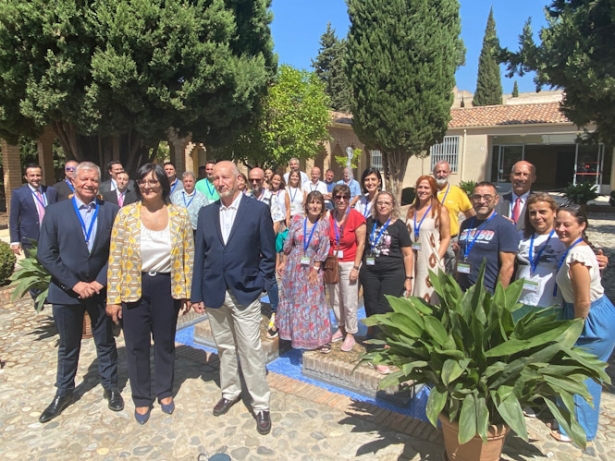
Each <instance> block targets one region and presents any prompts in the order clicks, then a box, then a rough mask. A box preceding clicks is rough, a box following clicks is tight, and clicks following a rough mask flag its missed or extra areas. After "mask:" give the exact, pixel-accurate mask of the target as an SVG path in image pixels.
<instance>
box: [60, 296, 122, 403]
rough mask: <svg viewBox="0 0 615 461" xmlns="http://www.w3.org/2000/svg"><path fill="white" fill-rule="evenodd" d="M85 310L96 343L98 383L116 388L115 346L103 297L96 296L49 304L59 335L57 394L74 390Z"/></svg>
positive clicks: (106, 387) (108, 387)
mask: <svg viewBox="0 0 615 461" xmlns="http://www.w3.org/2000/svg"><path fill="white" fill-rule="evenodd" d="M86 310H87V312H88V314H89V315H90V319H91V321H92V335H93V336H94V344H96V355H97V357H98V373H99V374H100V381H101V384H102V386H103V387H104V388H105V389H111V388H113V387H117V349H116V347H115V338H114V337H113V330H112V322H111V318H110V317H108V316H107V314H106V313H105V296H104V295H98V296H95V297H94V298H92V299H86V300H84V301H82V302H81V303H80V304H69V305H64V304H54V305H53V319H54V320H55V323H56V327H57V328H58V333H59V335H60V346H59V347H58V371H57V375H56V387H57V388H58V391H57V395H61V396H64V395H69V394H72V392H73V390H74V389H75V375H76V374H77V366H78V364H79V352H80V350H81V334H82V329H83V315H84V312H85V311H86Z"/></svg>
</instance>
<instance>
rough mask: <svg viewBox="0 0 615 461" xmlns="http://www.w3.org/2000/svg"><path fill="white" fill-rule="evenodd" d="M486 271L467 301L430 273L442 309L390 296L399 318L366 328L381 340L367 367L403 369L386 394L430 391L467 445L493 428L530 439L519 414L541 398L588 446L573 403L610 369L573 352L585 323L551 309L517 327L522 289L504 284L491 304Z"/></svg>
mask: <svg viewBox="0 0 615 461" xmlns="http://www.w3.org/2000/svg"><path fill="white" fill-rule="evenodd" d="M484 271H485V269H484V264H483V266H482V267H481V270H480V274H479V278H478V282H477V283H476V285H474V286H473V287H471V288H470V289H469V290H467V291H466V292H465V293H464V292H462V290H461V288H460V287H459V285H458V284H457V282H456V281H455V279H454V278H453V277H452V276H451V275H447V274H444V273H443V272H440V273H439V274H438V275H436V274H434V273H431V274H430V281H431V283H432V285H433V287H434V289H435V292H436V293H437V294H438V297H439V301H438V303H437V304H429V303H427V302H425V301H424V300H423V299H421V298H418V297H410V298H407V299H406V298H396V297H392V296H388V297H387V298H388V301H389V303H390V305H391V307H392V309H393V311H392V312H390V313H386V314H380V315H374V316H371V317H369V318H368V319H366V320H365V321H364V322H365V323H366V324H367V325H368V326H378V327H379V328H380V329H381V331H382V336H381V338H382V339H377V340H372V341H371V343H372V344H373V345H375V348H374V350H372V351H371V352H369V353H367V354H365V355H364V356H363V358H362V360H363V361H370V362H373V363H376V364H386V365H394V366H396V367H398V368H399V371H396V372H394V373H392V374H390V375H389V376H387V377H386V378H384V379H383V380H382V381H381V383H380V386H381V387H382V388H386V387H390V386H395V385H400V384H402V383H406V382H408V381H411V382H414V384H427V385H428V386H430V387H431V392H430V395H429V399H428V402H427V417H428V419H429V421H430V422H431V423H432V424H433V425H434V426H436V424H437V421H438V416H439V415H440V413H443V414H445V415H446V416H447V417H448V418H449V419H450V420H451V421H456V422H458V423H459V442H460V443H462V444H463V443H466V442H468V441H469V440H470V439H472V438H473V437H474V436H475V435H477V434H478V435H479V436H480V437H481V438H482V439H483V441H486V440H487V432H488V428H489V426H490V425H495V424H506V425H508V426H509V427H510V428H511V429H513V430H514V431H515V432H516V433H517V434H518V435H519V436H520V437H522V438H523V439H524V440H527V438H528V435H527V428H526V424H525V420H524V417H523V411H522V408H523V407H525V406H528V405H532V406H534V407H536V406H537V405H538V399H543V401H544V404H545V405H547V406H548V408H549V410H550V411H551V413H552V414H553V416H554V417H555V419H556V420H557V422H558V423H559V424H560V426H561V427H562V428H563V429H564V430H565V431H566V433H567V434H569V435H570V437H571V438H572V439H573V440H574V442H575V443H577V444H578V445H580V446H585V443H586V439H585V433H584V431H583V429H582V428H581V426H580V425H579V423H578V422H577V420H576V417H575V416H574V401H573V395H574V394H578V395H580V396H581V397H582V398H584V399H585V400H587V401H591V396H590V394H589V392H588V391H587V387H586V386H585V384H584V381H585V380H586V379H587V378H590V379H593V380H595V381H597V382H599V383H603V384H604V383H610V379H609V377H608V375H607V374H606V372H605V368H606V363H604V362H602V361H600V360H598V359H597V358H596V357H595V356H594V355H592V354H589V353H588V352H586V351H584V350H583V349H580V348H578V347H575V342H576V340H577V339H578V337H579V335H580V334H581V332H582V330H583V320H581V319H574V320H565V321H564V320H557V319H556V316H555V315H554V314H551V313H549V310H548V309H544V310H538V309H537V310H536V311H532V312H530V313H528V314H526V315H525V316H524V317H523V318H521V319H520V320H519V321H518V322H517V323H515V322H514V321H513V317H512V312H513V311H515V310H516V309H518V308H519V307H521V304H519V303H518V302H517V301H518V299H519V295H520V294H521V290H522V288H523V281H522V280H518V281H515V282H513V283H511V284H510V285H509V286H508V287H507V288H504V287H503V286H502V285H501V284H500V283H498V285H497V287H496V290H495V293H494V294H493V295H492V294H491V293H489V292H488V291H487V290H486V288H485V286H484V283H483V279H484ZM385 345H386V347H385ZM556 398H558V399H559V400H560V402H561V404H559V405H556V404H555V402H554V400H555V399H556ZM541 405H542V404H541Z"/></svg>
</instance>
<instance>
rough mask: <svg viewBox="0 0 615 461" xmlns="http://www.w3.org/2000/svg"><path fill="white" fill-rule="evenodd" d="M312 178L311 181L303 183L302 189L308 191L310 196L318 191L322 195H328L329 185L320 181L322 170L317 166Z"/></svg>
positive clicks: (312, 172)
mask: <svg viewBox="0 0 615 461" xmlns="http://www.w3.org/2000/svg"><path fill="white" fill-rule="evenodd" d="M310 176H311V177H312V180H311V181H306V182H304V183H303V186H302V189H303V190H304V191H306V192H307V193H308V194H309V193H310V192H313V191H315V190H317V191H318V192H320V193H321V194H322V195H326V194H327V185H326V184H325V183H324V182H322V181H321V180H320V168H318V167H317V166H315V167H314V168H312V171H311V174H310Z"/></svg>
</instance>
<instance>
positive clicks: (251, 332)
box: [190, 161, 275, 434]
mask: <svg viewBox="0 0 615 461" xmlns="http://www.w3.org/2000/svg"><path fill="white" fill-rule="evenodd" d="M238 176H239V171H238V170H237V167H236V166H235V165H234V164H233V163H231V162H227V161H224V162H218V163H217V164H216V166H215V167H214V172H213V183H214V185H215V187H216V190H217V191H218V194H219V195H220V200H218V201H216V202H214V203H213V204H211V205H209V206H206V207H203V208H202V209H201V210H200V212H199V219H198V226H197V231H196V237H195V256H194V272H193V278H192V293H191V299H190V300H191V301H192V302H193V303H195V304H194V309H195V311H196V312H199V313H202V312H204V311H205V308H207V313H208V317H209V322H210V325H211V331H212V333H213V336H214V339H215V341H216V344H217V346H218V354H219V356H220V387H221V388H222V398H221V399H220V401H219V402H218V403H217V404H216V405H215V406H214V409H213V414H214V416H220V415H223V414H225V413H226V412H227V411H228V410H229V409H230V408H231V407H232V406H233V405H234V404H235V403H236V402H237V401H239V399H240V398H241V379H240V376H239V362H240V363H241V371H242V374H243V377H244V380H245V383H246V387H247V390H248V392H249V394H250V397H251V398H252V410H253V411H254V414H255V417H256V429H257V430H258V432H259V433H260V434H267V433H269V431H270V430H271V417H270V414H269V398H270V391H269V386H268V384H267V377H266V368H265V362H264V360H263V353H262V346H261V340H260V323H261V303H260V296H261V294H262V292H263V291H266V290H267V289H268V288H269V284H270V283H271V282H270V281H271V280H272V279H273V277H274V271H275V235H274V233H273V222H272V221H271V213H270V212H269V208H268V207H267V205H265V204H264V203H261V202H259V201H257V200H251V199H250V198H248V197H245V196H244V195H243V194H242V193H241V191H240V190H239V189H238V187H237V177H238ZM237 355H239V362H238V360H237Z"/></svg>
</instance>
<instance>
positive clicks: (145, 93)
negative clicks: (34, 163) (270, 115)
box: [0, 0, 276, 170]
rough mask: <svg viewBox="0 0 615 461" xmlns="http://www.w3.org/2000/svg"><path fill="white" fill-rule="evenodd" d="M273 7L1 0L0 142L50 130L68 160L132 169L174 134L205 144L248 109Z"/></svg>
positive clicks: (255, 2) (154, 0) (265, 61)
mask: <svg viewBox="0 0 615 461" xmlns="http://www.w3.org/2000/svg"><path fill="white" fill-rule="evenodd" d="M269 5H270V0H211V1H206V2H204V1H198V2H197V1H192V0H150V1H140V0H105V1H102V0H87V1H83V2H71V1H69V2H65V1H61V2H48V1H44V0H30V1H27V2H23V1H21V0H7V1H5V2H2V3H1V4H0V136H2V137H6V138H7V139H9V140H15V139H16V137H17V136H18V135H29V136H35V135H36V134H37V133H38V132H40V130H41V128H42V127H43V126H45V125H48V124H49V125H51V127H52V128H53V130H54V131H55V133H56V134H57V135H58V137H59V138H60V140H61V143H62V147H63V148H64V151H65V153H66V155H67V157H68V158H75V159H77V160H86V159H87V160H93V161H95V162H96V163H98V164H104V163H106V162H107V161H108V160H110V159H111V158H112V156H113V154H114V152H116V153H118V154H119V158H120V160H121V161H122V162H123V163H124V165H125V166H126V167H127V169H128V170H134V169H135V168H136V167H137V166H138V165H140V164H142V163H143V162H145V161H147V160H149V159H150V158H152V156H153V155H155V152H156V149H157V144H158V142H159V141H160V140H164V139H166V132H167V130H168V129H169V128H170V127H174V128H175V129H178V130H180V131H181V132H185V131H191V132H193V140H195V141H207V139H206V135H211V136H213V135H214V134H216V133H218V132H224V131H225V130H227V129H229V128H230V127H231V126H235V125H237V124H239V125H241V123H243V122H244V121H245V120H247V119H249V118H250V116H251V114H252V113H253V112H254V107H255V104H256V102H257V101H258V98H259V97H260V95H261V94H262V93H263V91H264V89H265V88H266V85H267V83H268V82H269V80H270V78H271V76H272V75H273V72H274V70H275V66H276V64H275V57H274V55H273V52H272V41H271V36H270V31H269V23H270V21H271V14H270V12H269V11H268V7H269Z"/></svg>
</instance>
